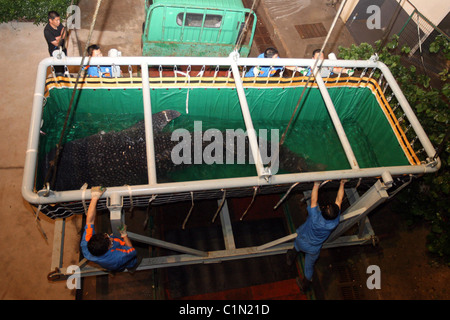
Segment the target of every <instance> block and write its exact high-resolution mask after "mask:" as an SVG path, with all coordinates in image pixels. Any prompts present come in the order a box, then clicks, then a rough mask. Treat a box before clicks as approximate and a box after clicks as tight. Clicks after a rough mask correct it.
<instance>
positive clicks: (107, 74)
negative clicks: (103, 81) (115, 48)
mask: <svg viewBox="0 0 450 320" xmlns="http://www.w3.org/2000/svg"><path fill="white" fill-rule="evenodd" d="M87 51H88V55H89V57H103V53H102V51H101V49H100V47H99V46H98V45H96V44H93V45H90V46H89V47H88V49H87ZM89 60H90V59H89ZM86 69H87V71H86V72H87V76H88V77H94V78H100V77H104V78H111V72H112V71H111V69H112V67H111V66H91V65H89V66H87V67H86Z"/></svg>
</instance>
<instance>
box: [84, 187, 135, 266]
mask: <svg viewBox="0 0 450 320" xmlns="http://www.w3.org/2000/svg"><path fill="white" fill-rule="evenodd" d="M103 192H105V189H103V188H102V187H94V188H92V189H91V203H90V204H89V209H88V212H87V214H86V226H85V229H84V233H83V238H82V239H81V251H82V252H83V256H84V257H85V258H86V259H88V260H89V261H92V262H95V263H97V264H98V265H100V266H101V267H103V268H105V269H107V270H110V271H123V270H125V269H133V268H134V267H135V266H136V264H137V254H136V250H135V249H134V248H133V245H132V244H131V241H130V239H129V238H128V235H127V232H126V226H123V228H122V229H121V230H120V236H121V238H117V237H113V236H110V235H108V234H106V233H100V234H96V233H95V230H94V222H95V216H96V214H97V202H98V200H99V199H100V197H101V195H102V194H103Z"/></svg>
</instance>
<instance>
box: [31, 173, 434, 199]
mask: <svg viewBox="0 0 450 320" xmlns="http://www.w3.org/2000/svg"><path fill="white" fill-rule="evenodd" d="M437 170H438V169H437V168H436V167H434V166H433V167H432V166H429V165H418V166H395V167H379V168H366V169H347V170H333V171H320V172H304V173H292V174H280V175H273V176H272V177H271V179H270V182H268V181H266V180H265V179H264V178H258V177H256V176H254V177H243V178H230V179H213V180H201V181H189V182H173V183H161V184H157V185H154V186H152V185H135V186H129V187H128V186H123V187H110V188H108V189H107V190H106V191H105V193H104V195H103V197H109V196H110V195H111V194H112V193H118V194H119V195H120V196H124V197H127V196H130V194H131V195H132V196H133V197H134V196H148V195H155V194H169V193H180V192H191V191H192V192H196V191H208V190H217V189H219V188H220V189H227V188H243V187H249V186H269V185H279V184H292V183H296V182H300V183H306V182H313V181H323V180H341V179H357V178H373V177H380V176H381V175H382V174H383V173H384V172H385V171H389V172H390V173H391V175H393V176H395V175H405V174H426V173H432V172H436V171H437ZM23 195H24V198H25V200H27V201H28V202H30V203H33V204H53V203H59V202H70V201H80V199H81V197H82V191H81V190H71V191H55V192H52V193H51V194H50V195H49V196H48V197H40V196H38V195H37V194H36V193H34V192H33V191H32V190H27V192H25V193H23ZM85 199H90V194H86V196H85Z"/></svg>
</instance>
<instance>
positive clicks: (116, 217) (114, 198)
mask: <svg viewBox="0 0 450 320" xmlns="http://www.w3.org/2000/svg"><path fill="white" fill-rule="evenodd" d="M106 201H107V202H106V206H107V208H108V210H109V211H110V220H111V230H112V232H113V234H114V236H115V237H120V233H119V229H118V228H119V227H120V226H121V225H123V224H124V218H123V211H122V208H123V197H121V196H120V195H119V194H117V193H113V194H111V197H109V198H108V199H107V200H106Z"/></svg>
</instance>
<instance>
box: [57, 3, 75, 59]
mask: <svg viewBox="0 0 450 320" xmlns="http://www.w3.org/2000/svg"><path fill="white" fill-rule="evenodd" d="M72 6H73V0H72V1H71V2H70V7H71V8H72ZM68 19H69V12H66V25H65V26H64V32H65V33H66V37H65V39H64V40H65V41H64V44H63V46H62V49H61V50H64V49H65V48H66V44H67V41H68V39H69V32H68V30H67V20H68ZM62 40H63V39H60V40H59V42H58V47H59V43H60V42H61V41H62Z"/></svg>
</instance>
